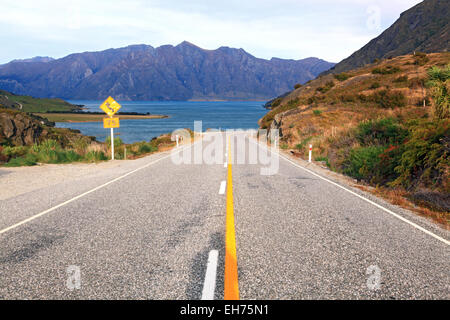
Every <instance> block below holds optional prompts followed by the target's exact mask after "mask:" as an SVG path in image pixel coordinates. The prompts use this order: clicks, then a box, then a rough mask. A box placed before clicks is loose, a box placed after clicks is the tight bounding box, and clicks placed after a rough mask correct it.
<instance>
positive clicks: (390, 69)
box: [372, 66, 401, 75]
mask: <svg viewBox="0 0 450 320" xmlns="http://www.w3.org/2000/svg"><path fill="white" fill-rule="evenodd" d="M400 70H401V69H400V68H398V67H393V66H386V67H385V68H375V69H373V70H372V74H383V75H385V74H394V73H397V72H399V71H400Z"/></svg>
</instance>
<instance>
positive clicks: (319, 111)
mask: <svg viewBox="0 0 450 320" xmlns="http://www.w3.org/2000/svg"><path fill="white" fill-rule="evenodd" d="M313 113H314V115H315V116H320V115H321V114H322V111H321V110H318V109H316V110H313Z"/></svg>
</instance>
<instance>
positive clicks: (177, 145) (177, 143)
mask: <svg viewBox="0 0 450 320" xmlns="http://www.w3.org/2000/svg"><path fill="white" fill-rule="evenodd" d="M175 138H176V139H177V148H178V135H176V136H175Z"/></svg>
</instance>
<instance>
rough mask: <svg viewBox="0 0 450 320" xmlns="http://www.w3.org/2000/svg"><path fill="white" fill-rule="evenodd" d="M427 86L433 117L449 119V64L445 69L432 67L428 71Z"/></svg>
mask: <svg viewBox="0 0 450 320" xmlns="http://www.w3.org/2000/svg"><path fill="white" fill-rule="evenodd" d="M428 78H429V80H428V82H427V86H428V87H430V88H431V96H432V98H433V106H434V115H435V117H436V118H437V119H446V118H449V117H450V92H449V91H450V64H449V65H447V67H445V68H442V69H441V68H439V67H432V68H430V69H429V70H428Z"/></svg>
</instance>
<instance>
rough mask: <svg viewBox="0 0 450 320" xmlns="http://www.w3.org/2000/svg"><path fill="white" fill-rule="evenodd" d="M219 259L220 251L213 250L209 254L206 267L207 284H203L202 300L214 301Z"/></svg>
mask: <svg viewBox="0 0 450 320" xmlns="http://www.w3.org/2000/svg"><path fill="white" fill-rule="evenodd" d="M218 258H219V251H217V250H211V251H210V252H209V256H208V264H207V266H206V275H205V282H204V284H203V291H202V300H214V291H215V290H216V274H217V260H218Z"/></svg>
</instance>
